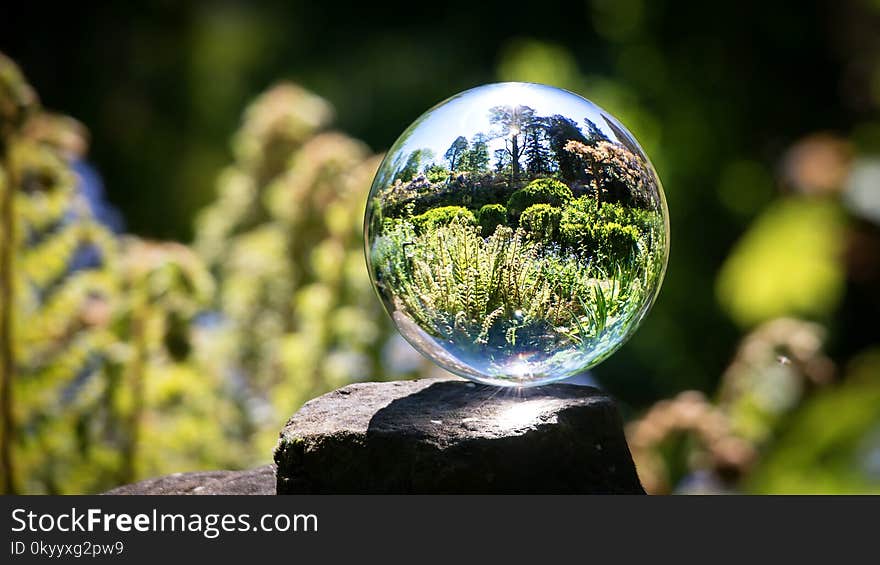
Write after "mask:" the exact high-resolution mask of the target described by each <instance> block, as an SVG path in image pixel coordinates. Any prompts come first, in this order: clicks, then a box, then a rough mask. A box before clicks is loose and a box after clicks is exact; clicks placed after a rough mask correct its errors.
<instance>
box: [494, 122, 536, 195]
mask: <svg viewBox="0 0 880 565" xmlns="http://www.w3.org/2000/svg"><path fill="white" fill-rule="evenodd" d="M489 123H491V124H492V125H493V126H495V127H496V130H495V131H494V137H503V138H505V140H504V149H505V151H507V155H508V156H509V157H510V166H511V169H510V178H511V180H512V181H513V182H516V181H518V180H519V176H520V168H521V166H520V162H519V160H520V159H521V158H522V156H523V152H524V151H525V146H524V144H523V142H522V140H523V138H524V137H525V135H526V133H528V132H529V131H530V130H531V129H533V128H535V127H537V122H536V117H535V109H534V108H530V107H529V106H495V107H494V108H491V109H490V110H489Z"/></svg>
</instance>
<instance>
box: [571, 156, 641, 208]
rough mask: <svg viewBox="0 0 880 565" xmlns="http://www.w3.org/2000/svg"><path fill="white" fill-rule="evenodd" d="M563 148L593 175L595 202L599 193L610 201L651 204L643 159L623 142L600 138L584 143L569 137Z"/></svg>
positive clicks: (599, 203)
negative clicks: (592, 143)
mask: <svg viewBox="0 0 880 565" xmlns="http://www.w3.org/2000/svg"><path fill="white" fill-rule="evenodd" d="M565 150H566V151H568V152H570V153H571V154H573V155H577V156H578V157H579V158H580V159H581V160H582V161H583V162H584V163H586V167H587V168H588V170H589V171H590V173H591V175H592V177H593V190H594V191H595V196H596V203H597V206H598V207H600V208H601V206H602V202H603V195H607V199H609V200H610V201H612V202H625V203H628V204H635V205H639V206H647V207H651V206H652V204H653V203H654V196H653V194H654V192H655V191H654V179H653V175H651V173H650V172H649V171H648V168H647V166H646V165H645V162H644V161H643V160H642V159H641V157H639V156H638V155H637V154H635V153H633V152H632V151H630V150H629V149H627V148H626V147H624V146H623V145H619V144H617V143H612V142H610V141H600V142H598V143H596V144H595V145H586V144H584V143H581V142H578V141H569V142H568V143H566V144H565Z"/></svg>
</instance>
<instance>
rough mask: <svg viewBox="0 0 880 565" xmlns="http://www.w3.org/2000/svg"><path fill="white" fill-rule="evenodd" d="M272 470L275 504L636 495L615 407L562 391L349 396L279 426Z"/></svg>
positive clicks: (570, 389)
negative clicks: (397, 497) (369, 496)
mask: <svg viewBox="0 0 880 565" xmlns="http://www.w3.org/2000/svg"><path fill="white" fill-rule="evenodd" d="M275 462H276V465H277V473H276V476H277V491H278V493H279V494H294V493H302V494H306V493H631V494H643V493H644V490H643V489H642V486H641V484H640V483H639V479H638V475H637V474H636V470H635V466H634V464H633V461H632V457H631V456H630V452H629V447H628V446H627V444H626V439H625V438H624V435H623V426H622V422H621V419H620V415H619V413H618V411H617V408H616V406H615V404H614V402H613V401H612V400H611V398H609V397H608V396H607V395H605V394H604V393H602V392H601V391H599V390H597V389H595V388H591V387H583V386H574V385H565V384H555V385H548V386H543V387H539V388H532V389H499V388H494V387H486V386H480V385H475V384H473V383H470V382H467V381H464V380H460V379H423V380H418V381H396V382H389V383H359V384H354V385H350V386H347V387H344V388H341V389H338V390H336V391H333V392H331V393H329V394H325V395H324V396H321V397H319V398H316V399H314V400H312V401H310V402H308V403H306V404H305V405H304V406H303V407H302V408H301V409H300V410H299V412H297V413H296V414H295V415H294V416H293V417H292V418H291V419H290V420H289V421H288V423H287V425H286V426H285V428H284V430H283V431H282V433H281V439H280V441H279V444H278V447H277V448H276V451H275Z"/></svg>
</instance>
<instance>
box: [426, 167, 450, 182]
mask: <svg viewBox="0 0 880 565" xmlns="http://www.w3.org/2000/svg"><path fill="white" fill-rule="evenodd" d="M425 178H427V179H428V182H430V183H432V184H436V183H438V182H444V181H445V180H446V179H448V178H449V170H448V169H447V168H446V167H444V166H442V165H431V166H430V167H428V168H427V169H425Z"/></svg>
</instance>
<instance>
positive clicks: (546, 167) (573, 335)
mask: <svg viewBox="0 0 880 565" xmlns="http://www.w3.org/2000/svg"><path fill="white" fill-rule="evenodd" d="M364 231H365V242H366V257H367V266H368V269H369V272H370V277H371V279H372V282H373V285H374V287H375V289H376V292H377V293H378V295H379V297H380V299H381V301H382V303H383V304H384V306H385V309H386V310H387V311H388V314H389V315H390V316H391V319H392V320H393V322H394V324H395V326H396V327H397V329H398V331H399V332H400V333H401V335H403V337H404V338H406V340H407V341H409V343H410V344H412V346H413V347H415V348H416V349H417V350H418V351H419V352H421V353H422V354H423V355H425V356H426V357H428V358H429V359H430V360H432V361H433V362H434V363H436V364H437V365H439V366H441V367H442V368H444V369H446V370H448V371H450V372H452V373H454V374H457V375H459V376H462V377H465V378H468V379H471V380H473V381H477V382H480V383H485V384H491V385H500V386H532V385H540V384H544V383H548V382H552V381H557V380H562V379H565V378H568V377H571V376H574V375H576V374H578V373H580V372H582V371H585V370H586V369H589V368H590V367H593V366H594V365H596V364H598V363H600V362H601V361H602V360H604V359H606V358H607V357H608V356H610V355H611V354H612V353H613V352H614V351H615V350H617V349H618V348H619V347H620V346H621V345H622V344H623V343H624V342H625V341H626V340H627V339H628V338H629V337H630V336H631V335H632V334H633V333H634V332H635V330H636V328H637V327H638V326H639V324H640V323H641V321H642V320H643V319H644V317H645V315H646V314H647V313H648V310H649V309H650V308H651V305H652V304H653V302H654V299H655V298H656V296H657V293H658V291H659V289H660V285H661V283H662V280H663V274H664V272H665V269H666V261H667V257H668V249H669V223H668V212H667V209H666V200H665V197H664V194H663V189H662V187H661V185H660V180H659V178H658V177H657V174H656V172H655V171H654V167H653V166H652V165H651V162H650V161H649V160H648V157H647V156H646V155H645V153H644V151H642V148H641V147H640V146H639V144H638V142H637V141H636V140H635V138H634V137H633V135H632V134H631V133H630V132H629V131H627V129H626V128H625V127H624V126H623V125H621V124H620V122H618V121H617V120H616V119H615V118H613V117H612V116H611V115H609V114H608V113H607V112H605V111H604V110H602V109H601V108H600V107H598V106H596V105H595V104H593V103H592V102H590V101H589V100H587V99H585V98H582V97H580V96H578V95H576V94H573V93H571V92H568V91H565V90H562V89H559V88H554V87H550V86H544V85H539V84H527V83H499V84H489V85H485V86H480V87H477V88H474V89H471V90H467V91H465V92H462V93H461V94H457V95H455V96H453V97H452V98H449V99H448V100H446V101H444V102H441V103H440V104H438V105H436V106H434V107H433V108H431V109H430V110H428V111H427V112H425V113H424V114H422V115H421V116H420V117H419V118H418V119H417V120H416V121H415V122H413V124H412V125H411V126H410V127H409V128H407V129H406V131H404V132H403V134H402V135H401V136H400V137H399V138H398V139H397V141H396V142H395V143H394V145H393V146H392V147H391V149H390V150H389V151H388V154H387V155H386V157H385V159H384V161H383V162H382V164H381V165H380V166H379V169H378V171H377V173H376V177H375V180H374V181H373V184H372V188H371V190H370V196H369V199H368V201H367V207H366V213H365V218H364Z"/></svg>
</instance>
